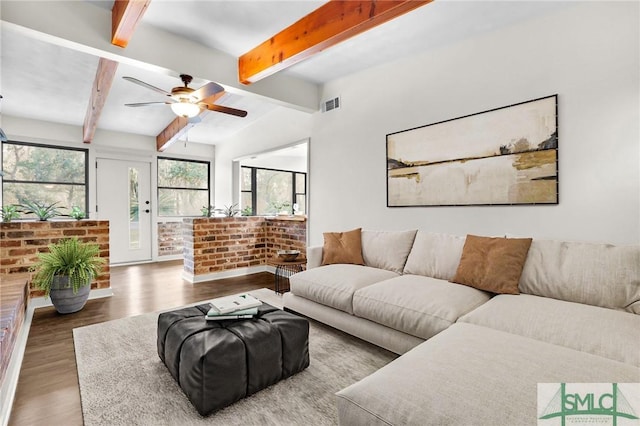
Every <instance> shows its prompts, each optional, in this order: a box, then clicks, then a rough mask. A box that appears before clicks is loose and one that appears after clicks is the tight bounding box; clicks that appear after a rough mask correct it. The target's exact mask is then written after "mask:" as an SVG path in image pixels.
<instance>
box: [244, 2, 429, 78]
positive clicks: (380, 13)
mask: <svg viewBox="0 0 640 426" xmlns="http://www.w3.org/2000/svg"><path fill="white" fill-rule="evenodd" d="M432 1H433V0H331V1H329V2H328V3H325V4H324V5H322V6H320V7H319V8H318V9H316V10H314V11H313V12H311V13H310V14H308V15H307V16H305V17H303V18H302V19H300V20H299V21H297V22H296V23H294V24H292V25H290V26H289V27H287V28H285V29H284V30H282V31H280V32H279V33H278V34H276V35H274V36H273V37H271V38H269V39H268V40H266V41H264V42H263V43H261V44H260V45H258V46H256V47H255V48H253V49H251V50H250V51H249V52H247V53H245V54H244V55H242V56H240V58H239V59H238V77H239V79H240V82H241V83H244V84H251V83H255V82H256V81H259V80H261V79H263V78H265V77H268V76H270V75H272V74H274V73H276V72H278V71H281V70H283V69H285V68H288V67H290V66H292V65H294V64H296V63H298V62H300V61H303V60H305V59H308V58H309V57H311V56H313V55H315V54H316V53H318V52H321V51H322V50H324V49H327V48H329V47H331V46H334V45H336V44H338V43H340V42H342V41H344V40H347V39H349V38H351V37H353V36H356V35H358V34H361V33H363V32H365V31H367V30H369V29H371V28H373V27H376V26H378V25H380V24H383V23H385V22H387V21H390V20H392V19H394V18H396V17H398V16H400V15H402V14H404V13H407V12H409V11H411V10H413V9H416V8H418V7H420V6H424V5H425V4H428V3H431V2H432Z"/></svg>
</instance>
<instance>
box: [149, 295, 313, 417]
mask: <svg viewBox="0 0 640 426" xmlns="http://www.w3.org/2000/svg"><path fill="white" fill-rule="evenodd" d="M209 308H210V305H209V304H204V305H199V306H194V307H190V308H183V309H179V310H177V311H172V312H164V313H161V314H160V316H159V317H158V355H159V356H160V359H161V360H162V362H164V364H165V365H166V366H167V368H168V369H169V372H171V375H172V376H173V378H174V379H175V380H176V381H177V382H178V384H179V385H180V387H181V388H182V390H183V391H184V393H185V394H186V395H187V397H188V398H189V400H190V401H191V403H192V404H193V405H194V406H195V407H196V409H197V410H198V412H199V413H200V414H201V415H203V416H204V415H207V414H211V413H212V412H214V411H217V410H219V409H221V408H223V407H226V406H227V405H229V404H232V403H234V402H236V401H238V400H239V399H241V398H244V397H245V396H248V395H251V394H253V393H255V392H257V391H259V390H261V389H264V388H266V387H267V386H270V385H272V384H274V383H276V382H278V381H280V380H282V379H285V378H287V377H289V376H292V375H293V374H295V373H298V372H300V371H302V370H304V369H305V368H307V367H308V366H309V322H308V321H307V320H306V319H305V318H302V317H299V316H296V315H293V314H291V313H289V312H285V311H282V310H280V309H277V308H274V307H273V306H271V305H267V304H262V306H260V307H259V308H258V315H257V316H256V317H254V318H252V319H242V320H223V321H207V320H205V318H204V316H205V314H206V313H207V311H208V310H209Z"/></svg>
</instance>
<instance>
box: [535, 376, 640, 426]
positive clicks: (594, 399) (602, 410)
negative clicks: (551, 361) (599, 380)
mask: <svg viewBox="0 0 640 426" xmlns="http://www.w3.org/2000/svg"><path fill="white" fill-rule="evenodd" d="M540 385H541V384H539V385H538V393H540ZM570 385H572V386H571V391H567V384H566V383H560V386H559V388H558V390H557V391H556V392H555V394H554V395H553V397H552V398H551V400H550V401H549V403H548V404H547V405H546V407H545V409H544V410H543V411H542V414H541V415H540V417H539V419H540V420H547V419H553V418H560V420H561V425H562V426H565V424H566V422H567V419H568V418H569V420H570V423H573V424H576V423H580V424H592V423H603V421H604V422H606V423H609V421H610V422H611V423H610V424H613V426H617V425H618V419H619V418H624V419H631V420H638V416H637V414H636V412H635V411H634V409H633V407H632V406H631V404H630V403H629V401H628V400H627V398H626V397H625V396H624V394H623V393H622V392H621V391H620V388H619V387H618V384H617V383H611V384H609V383H607V384H606V386H607V389H603V386H602V385H601V384H593V383H576V384H570ZM609 389H610V390H609ZM607 417H608V419H607ZM539 424H544V423H543V422H539Z"/></svg>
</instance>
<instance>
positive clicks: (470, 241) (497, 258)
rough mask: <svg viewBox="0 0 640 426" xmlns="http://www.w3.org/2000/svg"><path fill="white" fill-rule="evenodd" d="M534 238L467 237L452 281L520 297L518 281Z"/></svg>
mask: <svg viewBox="0 0 640 426" xmlns="http://www.w3.org/2000/svg"><path fill="white" fill-rule="evenodd" d="M530 245H531V238H492V237H478V236H476V235H467V239H466V241H465V242H464V248H463V249H462V257H461V259H460V264H459V265H458V269H457V271H456V275H455V276H454V277H453V278H452V279H451V281H452V282H454V283H459V284H465V285H469V286H471V287H475V288H477V289H480V290H486V291H490V292H492V293H499V294H500V293H506V294H518V293H519V291H518V282H519V281H520V275H521V274H522V267H523V265H524V262H525V260H526V259H527V252H528V251H529V246H530Z"/></svg>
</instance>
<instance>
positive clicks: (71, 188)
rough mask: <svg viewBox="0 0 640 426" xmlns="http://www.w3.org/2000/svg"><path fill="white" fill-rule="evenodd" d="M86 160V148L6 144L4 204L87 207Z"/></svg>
mask: <svg viewBox="0 0 640 426" xmlns="http://www.w3.org/2000/svg"><path fill="white" fill-rule="evenodd" d="M86 159H87V151H86V150H76V149H67V148H58V147H53V146H42V145H32V144H22V143H15V142H5V143H3V144H2V171H3V173H4V176H3V185H2V191H3V193H2V198H3V203H5V204H15V205H25V204H28V203H34V202H35V203H40V204H43V205H52V204H56V205H59V206H73V205H76V206H83V207H85V208H86V206H87V199H86ZM61 213H63V214H64V213H65V212H64V211H62V212H61Z"/></svg>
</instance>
